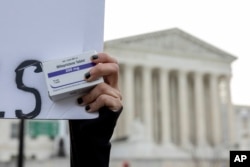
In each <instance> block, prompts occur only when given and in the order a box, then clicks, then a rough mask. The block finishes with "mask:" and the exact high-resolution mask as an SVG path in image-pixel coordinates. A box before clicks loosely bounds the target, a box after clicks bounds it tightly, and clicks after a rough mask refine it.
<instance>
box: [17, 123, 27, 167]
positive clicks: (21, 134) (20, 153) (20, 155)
mask: <svg viewBox="0 0 250 167" xmlns="http://www.w3.org/2000/svg"><path fill="white" fill-rule="evenodd" d="M24 123H25V121H24V119H21V120H20V127H19V128H20V129H19V148H18V161H17V167H23V164H24V156H23V152H24Z"/></svg>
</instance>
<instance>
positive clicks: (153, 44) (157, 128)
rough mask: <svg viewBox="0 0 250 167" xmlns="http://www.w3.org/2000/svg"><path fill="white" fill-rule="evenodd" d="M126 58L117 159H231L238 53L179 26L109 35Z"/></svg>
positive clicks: (110, 44) (207, 162) (188, 162)
mask: <svg viewBox="0 0 250 167" xmlns="http://www.w3.org/2000/svg"><path fill="white" fill-rule="evenodd" d="M104 51H105V52H107V53H109V54H110V55H112V56H114V57H116V58H117V59H118V61H119V64H120V88H121V91H122V94H123V100H124V110H123V112H122V114H121V117H120V119H119V121H118V124H117V127H116V129H115V133H114V136H113V138H112V145H113V147H112V152H111V165H112V166H113V167H118V166H122V164H125V163H128V164H129V165H130V166H132V167H133V166H136V167H147V166H148V167H152V166H156V167H172V166H174V167H183V166H185V167H194V166H197V165H198V166H199V167H203V166H204V167H205V166H228V162H229V150H231V149H232V148H234V146H235V143H236V138H235V129H234V128H235V125H234V124H235V116H234V111H233V106H232V102H231V92H230V81H231V78H232V72H231V64H232V62H233V61H234V60H235V59H236V57H234V56H233V55H231V54H229V53H227V52H225V51H223V50H221V49H218V48H216V47H215V46H212V45H211V44H208V43H206V42H204V41H202V40H200V39H198V38H196V37H194V36H192V35H190V34H188V33H186V32H184V31H182V30H180V29H178V28H173V29H168V30H163V31H157V32H152V33H148V34H142V35H137V36H132V37H126V38H121V39H116V40H111V41H107V42H105V48H104Z"/></svg>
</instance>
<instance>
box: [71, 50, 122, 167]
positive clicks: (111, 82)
mask: <svg viewBox="0 0 250 167" xmlns="http://www.w3.org/2000/svg"><path fill="white" fill-rule="evenodd" d="M92 61H93V62H94V63H96V64H97V65H96V66H95V67H93V68H92V69H91V70H90V71H89V73H86V74H85V79H86V80H87V81H92V80H95V79H96V78H98V77H103V78H104V83H101V84H98V85H97V86H96V87H95V88H94V89H92V90H91V91H90V92H89V93H88V94H87V95H85V96H83V97H80V98H79V99H78V100H77V101H78V103H79V105H83V106H85V109H86V110H87V111H88V112H96V111H98V110H99V117H98V118H96V119H91V120H71V121H69V125H70V136H71V167H84V166H85V165H86V166H88V165H90V166H96V167H108V165H109V156H110V149H111V144H110V138H111V136H112V134H113V130H114V128H115V125H116V121H117V119H118V117H119V115H120V113H121V111H122V96H121V93H120V91H119V88H118V78H119V73H118V72H119V66H118V63H117V61H116V59H114V58H112V57H110V56H109V55H107V54H104V53H99V54H98V55H94V56H93V57H92Z"/></svg>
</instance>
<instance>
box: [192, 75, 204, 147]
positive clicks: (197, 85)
mask: <svg viewBox="0 0 250 167" xmlns="http://www.w3.org/2000/svg"><path fill="white" fill-rule="evenodd" d="M194 93H195V127H196V133H195V135H196V136H195V141H196V144H197V146H198V147H203V146H205V145H206V119H205V118H206V117H205V105H204V82H203V74H202V73H199V72H196V73H195V74H194Z"/></svg>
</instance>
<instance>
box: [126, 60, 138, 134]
mask: <svg viewBox="0 0 250 167" xmlns="http://www.w3.org/2000/svg"><path fill="white" fill-rule="evenodd" d="M124 67H125V68H124V85H125V89H124V92H123V93H124V95H123V97H124V103H125V105H124V106H125V107H124V108H126V111H125V112H124V114H125V134H126V135H128V136H130V135H131V128H132V127H131V125H132V123H133V119H134V109H135V107H134V101H135V99H134V67H133V66H132V65H130V64H125V66H124Z"/></svg>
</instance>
